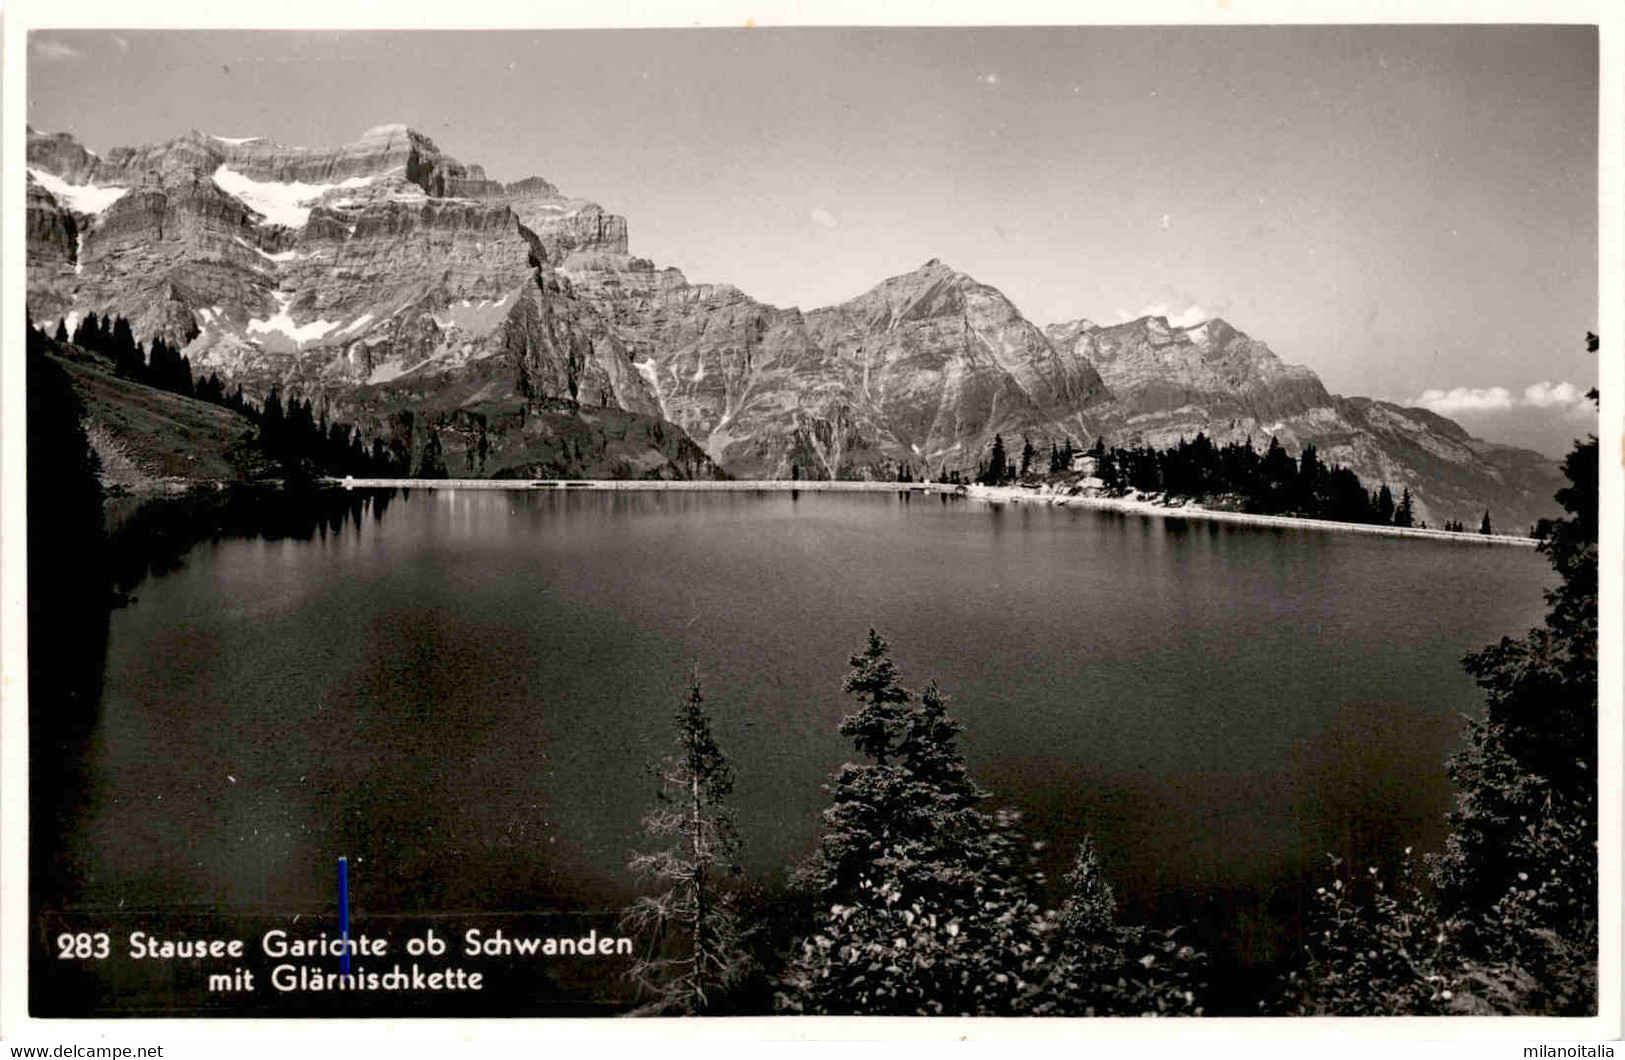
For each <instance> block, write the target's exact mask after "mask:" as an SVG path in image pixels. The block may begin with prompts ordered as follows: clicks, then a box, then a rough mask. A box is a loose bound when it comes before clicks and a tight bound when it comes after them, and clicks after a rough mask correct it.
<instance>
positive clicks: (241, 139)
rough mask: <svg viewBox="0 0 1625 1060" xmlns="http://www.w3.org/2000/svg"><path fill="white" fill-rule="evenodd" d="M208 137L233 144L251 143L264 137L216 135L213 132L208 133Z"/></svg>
mask: <svg viewBox="0 0 1625 1060" xmlns="http://www.w3.org/2000/svg"><path fill="white" fill-rule="evenodd" d="M209 139H211V140H219V141H220V142H221V143H223V144H233V145H235V144H251V143H253V142H254V141H256V140H263V139H265V137H263V136H216V135H215V134H214V133H210V134H209Z"/></svg>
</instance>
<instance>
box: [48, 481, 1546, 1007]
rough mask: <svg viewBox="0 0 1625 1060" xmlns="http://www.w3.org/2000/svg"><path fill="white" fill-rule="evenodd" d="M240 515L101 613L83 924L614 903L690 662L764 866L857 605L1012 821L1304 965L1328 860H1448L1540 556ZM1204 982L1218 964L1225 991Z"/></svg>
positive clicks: (1052, 522) (831, 710)
mask: <svg viewBox="0 0 1625 1060" xmlns="http://www.w3.org/2000/svg"><path fill="white" fill-rule="evenodd" d="M354 505H355V508H354V511H353V512H352V513H351V515H353V518H343V519H334V520H332V521H331V523H323V524H322V526H321V529H320V532H319V533H317V534H315V535H314V536H312V537H310V538H309V539H308V540H299V539H295V538H288V539H282V540H266V539H263V538H258V537H252V536H250V537H239V536H230V535H227V536H223V537H221V538H220V539H219V540H216V541H213V542H205V543H203V544H200V545H198V546H196V547H194V548H192V549H191V551H190V552H189V553H187V554H186V555H185V558H184V562H183V563H182V564H181V566H180V568H179V569H178V570H175V571H173V572H170V573H167V574H164V575H162V576H158V577H152V578H149V579H147V580H146V581H145V582H144V583H143V584H141V585H140V586H139V587H138V588H137V595H138V597H139V600H138V602H137V603H135V604H133V605H132V606H130V607H127V608H124V609H121V610H119V611H117V612H115V613H114V615H113V618H112V623H111V631H110V634H109V643H108V649H107V669H106V679H105V686H104V692H103V697H102V706H101V711H100V715H99V718H98V720H97V721H96V724H95V727H94V729H93V730H92V732H91V735H90V737H89V746H88V750H87V752H86V759H85V761H84V763H83V765H84V769H85V772H86V774H87V775H88V776H89V777H90V778H91V779H92V782H91V784H90V786H89V787H88V788H87V790H86V792H85V795H84V798H83V803H82V805H81V806H79V807H78V808H77V809H76V810H75V813H74V816H73V818H72V819H71V820H70V821H67V822H65V823H64V826H63V827H64V831H63V834H62V835H61V837H60V841H61V842H62V843H63V844H64V846H65V849H66V850H67V851H68V852H69V854H70V855H71V860H72V862H73V864H74V865H75V866H77V870H76V871H75V873H74V874H73V876H72V882H71V884H67V885H65V887H66V893H64V894H62V895H60V896H59V897H60V899H61V902H60V904H61V905H66V906H81V907H85V906H104V907H105V906H114V905H117V904H119V903H123V904H124V905H125V907H126V908H155V907H166V906H167V907H175V906H178V905H186V906H192V907H197V908H201V907H210V908H214V907H220V908H227V909H241V910H255V911H266V910H271V911H277V912H290V911H298V910H301V909H305V910H310V911H313V912H315V911H330V909H331V907H332V902H333V865H334V860H335V859H336V858H337V857H338V856H339V855H347V856H348V857H349V858H350V859H351V864H352V865H353V866H354V877H355V880H354V902H355V906H356V909H357V913H358V916H360V915H364V914H365V913H366V912H367V911H373V912H377V913H387V912H449V911H456V910H483V911H499V910H534V909H549V908H581V909H605V908H614V907H618V906H620V905H621V904H623V903H624V902H625V901H626V900H627V898H628V896H629V895H630V894H631V893H633V891H632V884H633V881H632V880H631V878H630V877H629V875H628V873H627V872H626V870H625V867H624V866H625V862H626V858H627V855H628V853H629V852H631V851H633V850H635V849H637V848H638V847H639V846H640V842H641V836H640V833H639V829H638V822H639V816H640V814H641V813H642V812H643V811H644V809H645V808H646V807H648V806H649V805H650V804H651V795H652V792H653V790H654V789H653V784H652V782H651V780H650V779H649V776H648V774H647V773H646V772H645V770H644V766H645V763H646V762H648V761H649V760H651V759H653V758H655V757H657V756H658V755H660V754H662V753H664V751H665V750H666V749H667V746H668V745H669V742H670V740H671V735H672V730H671V722H670V716H671V713H672V709H673V708H674V706H675V705H676V704H677V702H678V700H679V698H680V697H681V695H682V694H683V691H684V685H685V680H686V675H687V673H688V671H689V669H690V668H691V667H697V668H698V670H699V673H700V675H701V678H702V681H703V684H704V688H705V694H706V697H707V700H708V704H709V708H710V710H711V713H712V716H713V718H714V721H715V732H716V736H717V739H718V740H719V742H720V743H721V744H722V746H723V748H724V749H725V750H726V751H727V753H728V754H729V755H730V757H731V758H732V760H733V762H734V764H735V766H736V769H737V774H738V779H737V785H736V802H737V804H738V806H739V808H740V827H741V831H742V834H743V836H744V839H745V850H744V859H745V863H746V866H747V868H748V869H749V871H750V872H751V874H752V875H753V876H756V877H758V878H760V879H762V880H763V881H765V882H766V883H768V884H769V885H774V884H777V883H781V882H782V881H783V879H784V876H785V871H786V867H787V866H788V865H790V864H792V863H793V862H795V861H796V860H797V859H799V858H801V857H803V856H805V855H806V854H807V853H808V852H809V851H810V850H811V849H812V847H813V845H814V843H815V841H816V836H817V828H818V812H819V810H820V809H821V808H822V807H823V806H824V805H825V804H826V796H825V795H824V793H823V792H822V791H821V790H820V785H821V784H822V783H823V782H824V781H825V780H826V779H827V778H828V777H829V775H830V774H831V773H832V772H833V771H834V770H835V769H836V767H837V766H838V765H840V763H841V762H843V761H845V760H846V759H847V758H849V757H851V755H852V753H853V752H852V751H851V747H850V744H849V743H847V742H846V741H845V740H843V739H842V738H841V737H840V736H838V735H837V734H836V731H835V730H836V726H837V724H838V723H839V721H840V718H841V716H842V715H843V714H845V713H848V712H849V711H850V709H851V707H852V704H851V703H850V702H849V701H848V700H847V699H846V698H845V697H843V696H842V694H841V692H840V684H841V680H842V677H843V676H844V674H845V672H846V669H847V666H846V660H847V656H848V655H850V654H851V653H852V652H853V651H855V650H857V649H859V648H860V647H861V646H862V644H863V642H864V636H865V632H866V630H867V629H868V628H869V626H870V625H873V626H875V627H876V628H877V629H879V630H880V631H881V632H882V633H883V634H884V635H885V636H886V637H887V638H888V639H889V640H890V641H891V643H892V645H893V649H894V655H895V658H896V659H897V661H898V663H899V665H900V667H901V669H902V671H903V673H904V676H905V680H906V681H907V682H908V683H909V684H910V685H911V686H912V687H916V688H918V687H922V686H923V685H924V684H925V683H926V682H927V681H928V680H930V679H932V678H935V679H936V680H937V681H938V682H939V683H940V684H941V686H942V687H943V688H944V689H945V690H946V691H947V692H948V693H949V694H950V695H951V697H952V708H951V709H952V710H953V712H954V713H955V714H956V715H957V716H958V717H959V718H960V719H961V720H962V721H963V723H964V725H965V733H964V736H963V748H964V751H965V754H966V757H967V759H968V761H969V763H970V766H971V769H972V771H973V773H974V775H975V776H976V777H977V778H978V780H980V781H981V783H982V784H983V785H984V786H985V787H987V788H989V789H990V790H992V791H993V792H994V793H995V796H996V800H995V803H996V804H1000V805H1011V806H1014V807H1017V808H1019V809H1021V810H1022V811H1023V812H1024V815H1025V822H1026V826H1027V829H1028V831H1029V832H1030V833H1031V835H1032V836H1033V837H1034V838H1041V839H1044V840H1046V841H1047V842H1048V843H1049V844H1050V850H1051V851H1052V852H1053V854H1054V857H1053V860H1052V863H1051V866H1050V867H1051V869H1052V870H1055V873H1054V874H1055V875H1056V876H1057V877H1058V876H1059V874H1060V871H1064V867H1065V863H1066V862H1067V861H1068V860H1069V858H1070V855H1071V853H1072V851H1073V850H1074V849H1075V846H1076V843H1077V841H1078V839H1079V838H1080V837H1082V836H1083V835H1084V834H1092V835H1093V836H1094V837H1095V839H1096V842H1097V844H1098V846H1099V847H1100V850H1101V853H1102V856H1103V858H1104V861H1105V864H1106V867H1107V869H1108V872H1109V873H1110V876H1111V879H1112V881H1113V883H1114V885H1115V887H1116V890H1117V894H1118V896H1119V902H1120V906H1121V913H1122V915H1123V917H1124V918H1125V919H1126V920H1131V921H1136V922H1148V923H1153V924H1157V925H1162V926H1171V925H1172V924H1174V923H1189V924H1192V925H1194V926H1195V929H1196V931H1197V934H1198V936H1199V937H1200V938H1202V939H1204V940H1205V941H1206V942H1207V944H1209V945H1210V946H1212V947H1213V949H1214V952H1215V955H1216V959H1217V961H1218V964H1219V967H1220V969H1224V968H1229V967H1235V968H1247V967H1257V966H1260V965H1263V964H1266V963H1267V962H1270V961H1273V960H1277V959H1279V958H1281V957H1282V956H1283V955H1288V954H1289V953H1290V952H1291V946H1290V943H1289V941H1288V939H1287V936H1286V934H1285V932H1286V931H1287V930H1288V928H1289V927H1290V925H1291V924H1292V922H1293V920H1294V918H1295V917H1296V916H1297V914H1298V911H1299V910H1300V908H1301V903H1302V901H1303V895H1304V893H1305V889H1306V888H1312V885H1313V883H1314V874H1315V873H1317V872H1319V871H1321V870H1322V868H1323V867H1324V866H1325V864H1326V861H1325V856H1326V854H1328V853H1336V854H1338V855H1340V856H1343V857H1349V858H1352V859H1353V860H1354V861H1355V862H1357V863H1359V864H1361V865H1364V864H1367V863H1369V862H1370V861H1372V860H1373V859H1390V858H1393V857H1395V856H1397V854H1398V852H1399V849H1400V848H1402V847H1403V846H1405V845H1414V846H1416V847H1417V848H1418V849H1421V850H1426V849H1436V848H1437V846H1438V844H1439V842H1440V840H1441V839H1442V837H1443V834H1444V823H1443V814H1444V813H1445V812H1446V810H1447V809H1448V807H1449V801H1450V787H1449V783H1448V780H1447V778H1446V775H1445V771H1444V757H1445V756H1446V755H1447V754H1448V753H1449V752H1450V751H1451V750H1453V749H1454V748H1456V747H1457V746H1458V745H1459V741H1460V738H1461V732H1462V727H1463V719H1462V715H1463V714H1472V713H1474V712H1476V711H1478V710H1479V708H1480V698H1479V695H1478V692H1477V689H1476V687H1475V686H1474V684H1473V683H1472V681H1471V680H1470V679H1469V678H1468V677H1467V676H1466V675H1465V674H1464V673H1463V672H1462V670H1461V667H1460V665H1459V664H1460V660H1461V657H1462V655H1463V654H1464V653H1466V652H1468V651H1470V650H1474V649H1476V648H1478V647H1481V646H1483V645H1484V644H1486V643H1489V642H1491V641H1493V640H1496V639H1498V638H1500V637H1501V636H1503V635H1519V634H1521V633H1522V632H1524V631H1525V630H1526V629H1527V628H1529V627H1530V626H1532V625H1535V624H1538V623H1539V621H1540V620H1541V617H1542V615H1543V612H1544V604H1543V602H1542V600H1541V590H1542V589H1543V587H1544V586H1545V585H1546V584H1547V582H1548V581H1549V568H1548V567H1547V565H1546V562H1545V560H1544V559H1543V558H1542V557H1540V556H1538V555H1537V554H1535V553H1534V552H1532V551H1529V550H1523V549H1513V548H1486V547H1481V546H1467V545H1453V544H1441V543H1432V542H1425V541H1414V540H1400V539H1387V538H1380V537H1369V536H1364V535H1344V534H1336V533H1326V532H1318V531H1298V530H1287V531H1273V530H1260V529H1255V528H1246V527H1235V526H1227V525H1223V524H1209V523H1202V522H1194V521H1191V522H1187V521H1182V520H1162V519H1148V518H1143V517H1139V516H1122V515H1116V514H1112V513H1101V512H1092V511H1083V510H1068V509H1053V508H1041V507H1029V506H1019V505H1016V506H997V505H990V504H986V503H983V502H976V501H966V500H962V499H947V498H940V497H937V496H929V495H918V496H908V497H904V496H900V495H893V494H883V495H851V494H819V493H803V494H801V495H799V496H796V497H792V496H790V495H786V494H747V493H707V494H686V493H636V494H593V495H580V494H555V493H499V492H487V491H461V492H449V491H428V490H414V491H411V492H410V493H409V494H408V495H405V496H396V497H395V498H394V499H393V501H392V502H391V503H389V504H388V506H387V508H383V509H382V510H380V507H381V506H380V505H378V504H377V503H376V502H375V501H372V500H368V501H365V502H363V501H362V499H361V498H359V497H357V498H355V499H354ZM1219 978H1222V976H1221V977H1219Z"/></svg>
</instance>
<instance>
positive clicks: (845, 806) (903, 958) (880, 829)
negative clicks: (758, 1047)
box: [780, 630, 1048, 1015]
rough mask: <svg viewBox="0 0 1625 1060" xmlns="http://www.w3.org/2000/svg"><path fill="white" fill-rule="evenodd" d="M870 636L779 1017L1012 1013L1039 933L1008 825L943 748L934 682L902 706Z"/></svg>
mask: <svg viewBox="0 0 1625 1060" xmlns="http://www.w3.org/2000/svg"><path fill="white" fill-rule="evenodd" d="M887 653H888V647H887V644H886V642H885V640H884V639H883V638H881V637H880V635H879V634H877V633H876V632H875V631H873V630H870V632H869V638H868V643H867V645H866V647H865V648H864V650H863V651H862V652H860V653H859V654H857V655H854V656H852V658H851V665H852V670H851V672H850V673H849V674H848V676H847V679H846V683H845V688H846V691H847V692H848V693H849V694H851V695H853V696H855V697H857V698H858V700H859V701H860V703H861V704H862V706H861V708H860V709H859V711H858V712H857V713H856V714H852V715H848V716H847V717H846V718H845V719H844V720H843V721H842V722H841V728H840V731H841V733H842V734H843V735H845V736H848V737H851V738H852V740H853V744H854V746H855V747H856V749H857V750H858V751H859V752H860V753H861V754H863V755H865V756H867V757H868V758H870V759H873V761H872V762H871V763H861V764H860V763H851V762H849V763H847V764H846V765H843V766H842V767H841V768H840V770H839V771H838V772H837V773H836V775H835V778H834V780H833V781H832V783H831V785H830V788H829V790H830V793H831V797H832V801H831V805H830V807H829V808H828V809H827V810H825V811H824V814H823V817H824V823H825V832H824V835H823V837H822V839H821V840H820V843H819V848H818V850H817V851H816V852H815V854H814V856H813V858H812V860H811V861H810V862H809V863H808V864H807V865H806V866H805V867H804V868H803V870H802V871H801V873H800V874H799V876H800V880H801V882H802V884H803V886H805V887H806V888H807V889H808V890H810V891H811V892H812V893H813V895H814V897H815V901H816V903H817V906H818V908H819V910H820V916H819V920H818V923H817V925H816V927H815V929H814V931H813V933H812V935H811V936H810V937H808V938H807V939H806V940H805V941H804V942H803V944H802V947H801V952H800V954H799V955H798V956H797V957H796V958H795V960H794V961H793V962H792V964H791V966H790V968H789V970H788V974H787V976H786V980H785V992H784V993H783V994H781V995H780V1008H781V1009H783V1010H785V1011H790V1012H803V1013H824V1014H841V1013H845V1014H891V1015H940V1014H1014V1013H1017V1012H1020V1011H1023V1006H1024V1005H1025V1004H1027V1003H1029V1002H1030V1001H1031V1000H1032V999H1033V998H1034V997H1035V996H1036V994H1035V992H1036V987H1037V982H1038V980H1039V978H1040V976H1039V974H1038V972H1037V970H1036V969H1037V966H1038V964H1039V963H1040V962H1041V960H1042V956H1043V947H1044V933H1045V932H1046V931H1047V930H1048V924H1047V922H1046V921H1045V920H1044V918H1043V917H1042V915H1041V912H1040V911H1039V909H1038V906H1037V905H1036V903H1035V902H1034V901H1033V898H1032V879H1031V875H1030V871H1031V870H1030V868H1024V867H1023V863H1022V858H1023V854H1022V843H1021V841H1020V839H1019V836H1018V835H1017V834H1016V832H1015V830H1014V819H1013V817H1012V816H1010V815H1005V814H1000V815H991V816H990V815H988V814H985V813H983V812H982V811H981V809H980V804H981V803H982V801H983V800H984V799H985V798H986V797H987V793H986V792H984V791H983V790H982V789H981V788H980V787H979V786H978V785H977V784H976V783H975V782H974V781H973V780H972V779H971V777H970V775H969V773H968V771H967V770H966V768H965V763H964V758H963V756H962V755H961V753H960V751H959V749H958V747H957V737H958V734H959V731H960V725H959V723H958V722H957V721H955V720H954V719H953V718H952V717H950V716H949V715H948V712H947V697H946V696H944V695H943V694H942V693H941V692H940V691H939V690H938V689H937V688H936V687H935V686H934V685H933V686H931V687H929V688H928V689H926V691H925V692H924V693H922V694H921V695H920V696H919V697H918V700H917V701H916V698H915V696H914V695H913V693H911V692H910V691H908V690H907V689H905V688H903V687H902V686H901V684H899V682H898V675H897V671H896V669H895V667H894V666H893V665H892V663H891V660H890V659H889V658H888V657H887Z"/></svg>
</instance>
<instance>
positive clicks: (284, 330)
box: [248, 294, 338, 346]
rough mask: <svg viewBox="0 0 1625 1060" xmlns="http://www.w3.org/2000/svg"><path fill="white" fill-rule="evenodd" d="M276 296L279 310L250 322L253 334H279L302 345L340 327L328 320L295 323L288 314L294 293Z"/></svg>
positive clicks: (249, 325) (250, 330) (250, 329)
mask: <svg viewBox="0 0 1625 1060" xmlns="http://www.w3.org/2000/svg"><path fill="white" fill-rule="evenodd" d="M273 297H275V298H276V304H277V311H276V313H275V314H273V315H272V316H270V317H267V318H265V319H258V318H256V319H254V320H250V321H249V322H248V330H249V332H250V333H251V334H278V335H283V336H286V337H287V338H290V339H292V340H293V341H294V342H296V343H298V344H300V345H301V346H302V345H304V344H305V343H307V342H310V341H312V340H314V339H319V338H321V337H322V336H323V335H326V334H327V333H328V332H329V331H332V330H333V329H334V328H336V327H338V325H337V324H335V323H333V322H331V321H327V320H312V321H311V322H310V323H308V324H295V323H294V322H293V317H291V316H289V315H288V307H289V306H290V305H292V304H293V297H294V296H293V295H291V294H278V295H274V296H273Z"/></svg>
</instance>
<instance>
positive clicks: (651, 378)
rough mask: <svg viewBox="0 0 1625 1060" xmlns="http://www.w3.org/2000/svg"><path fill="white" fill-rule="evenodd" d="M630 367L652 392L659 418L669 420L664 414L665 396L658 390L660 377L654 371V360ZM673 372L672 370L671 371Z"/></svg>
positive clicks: (651, 358)
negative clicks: (658, 410) (635, 370)
mask: <svg viewBox="0 0 1625 1060" xmlns="http://www.w3.org/2000/svg"><path fill="white" fill-rule="evenodd" d="M632 367H633V368H636V369H637V370H638V374H639V375H641V376H643V379H644V381H645V382H646V383H648V384H649V389H650V390H653V391H654V393H655V400H656V401H658V402H660V418H661V419H663V420H669V419H671V416H670V415H669V414H668V413H667V412H666V395H665V394H663V393H662V392H661V390H660V376H659V375H658V374H657V373H656V371H655V359H654V358H653V357H650V358H649V359H648V360H646V361H633V362H632ZM675 370H676V369H675V368H674V369H673V371H675Z"/></svg>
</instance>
